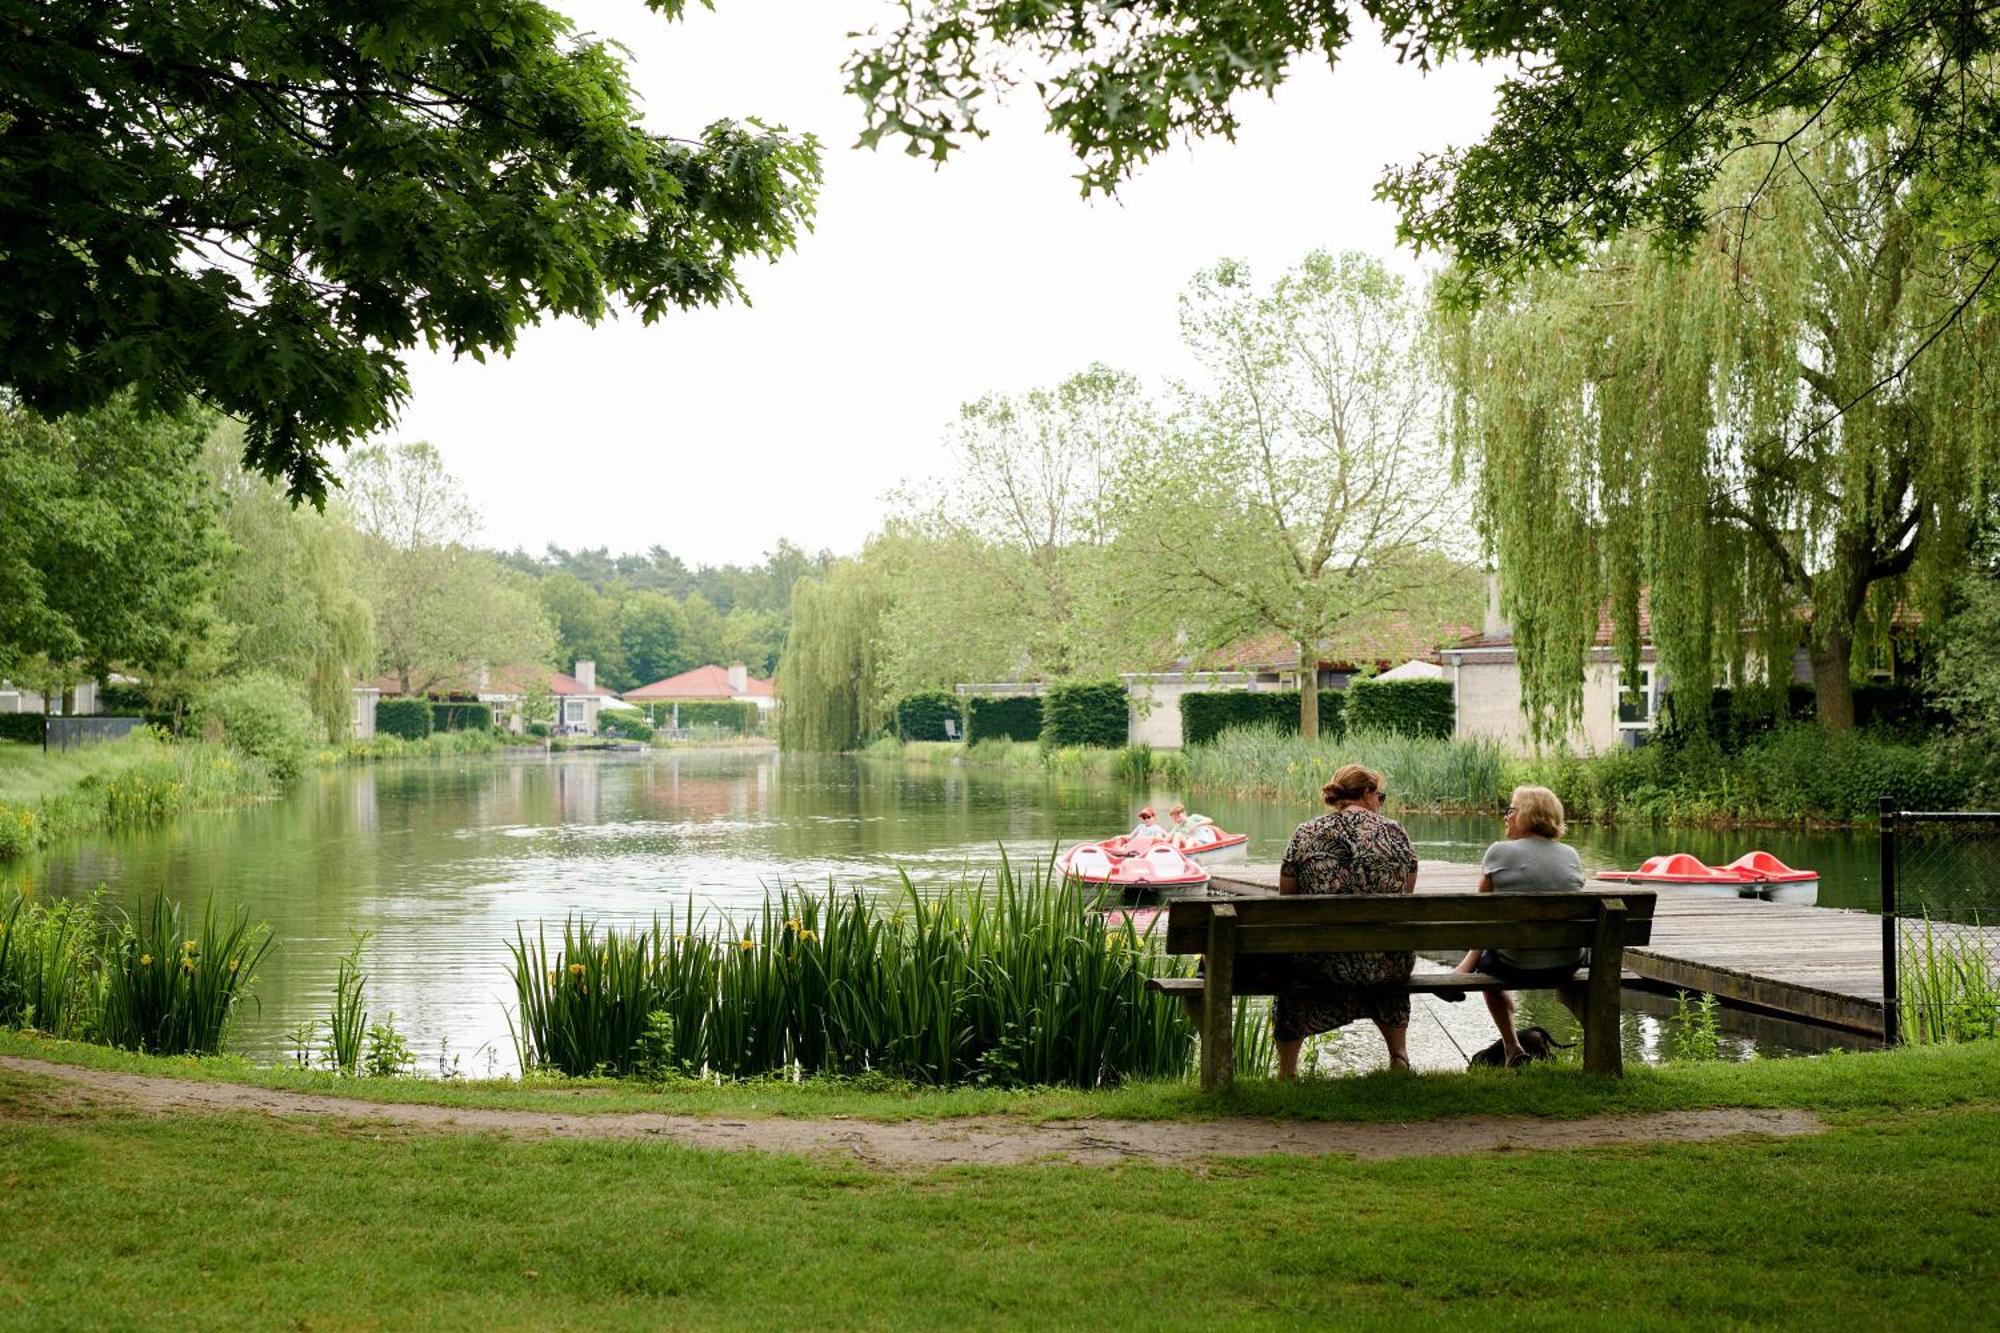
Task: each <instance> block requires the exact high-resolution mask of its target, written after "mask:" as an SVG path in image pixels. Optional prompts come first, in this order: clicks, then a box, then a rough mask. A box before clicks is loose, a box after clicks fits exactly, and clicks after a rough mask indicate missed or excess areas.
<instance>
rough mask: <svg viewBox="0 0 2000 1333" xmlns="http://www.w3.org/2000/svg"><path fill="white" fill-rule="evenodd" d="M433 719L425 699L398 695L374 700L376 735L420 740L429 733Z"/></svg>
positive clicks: (428, 702)
mask: <svg viewBox="0 0 2000 1333" xmlns="http://www.w3.org/2000/svg"><path fill="white" fill-rule="evenodd" d="M433 720H434V719H433V718H432V715H431V705H430V701H429V700H427V699H409V698H401V697H398V698H393V699H377V700H376V701H375V731H376V734H377V735H381V736H397V737H400V738H401V739H403V740H406V741H420V740H422V739H423V738H424V737H426V736H428V735H430V734H431V726H432V723H433Z"/></svg>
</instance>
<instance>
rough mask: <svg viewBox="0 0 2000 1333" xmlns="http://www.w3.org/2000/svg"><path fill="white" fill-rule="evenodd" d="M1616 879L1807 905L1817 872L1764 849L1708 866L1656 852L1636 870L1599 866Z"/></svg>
mask: <svg viewBox="0 0 2000 1333" xmlns="http://www.w3.org/2000/svg"><path fill="white" fill-rule="evenodd" d="M1597 878H1599V879H1601V880H1606V881H1609V882H1611V883H1616V884H1657V885H1660V886H1661V887H1663V888H1667V887H1671V888H1675V889H1680V890H1683V891H1685V892H1689V893H1698V894H1709V895H1713V896H1715V897H1721V898H1765V899H1768V900H1770V901H1771V902H1774V903H1797V904H1799V905H1801V906H1805V907H1810V906H1812V905H1813V904H1814V903H1816V902H1818V901H1819V872H1818V871H1817V870H1794V869H1793V868H1792V867H1790V866H1788V865H1786V864H1785V863H1784V862H1783V861H1780V860H1779V859H1778V858H1777V857H1775V856H1773V855H1771V854H1770V853H1769V852H1765V851H1755V852H1745V853H1744V854H1743V855H1741V856H1739V857H1737V858H1736V859H1735V860H1734V861H1731V862H1730V863H1729V864H1728V865H1726V866H1711V865H1708V864H1706V863H1704V862H1703V861H1702V860H1701V858H1700V857H1697V856H1690V855H1689V854H1688V853H1686V852H1675V853H1674V854H1673V855H1671V856H1655V857H1653V858H1652V859H1651V860H1649V861H1647V862H1646V863H1645V864H1644V865H1642V866H1640V867H1639V868H1638V869H1637V870H1600V871H1598V872H1597Z"/></svg>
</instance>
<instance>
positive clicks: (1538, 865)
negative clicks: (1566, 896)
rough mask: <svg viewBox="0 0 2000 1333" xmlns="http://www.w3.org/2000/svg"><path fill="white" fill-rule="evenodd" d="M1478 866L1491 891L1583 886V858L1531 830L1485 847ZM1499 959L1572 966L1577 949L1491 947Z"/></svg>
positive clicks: (1547, 890)
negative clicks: (1517, 836)
mask: <svg viewBox="0 0 2000 1333" xmlns="http://www.w3.org/2000/svg"><path fill="white" fill-rule="evenodd" d="M1479 869H1480V870H1481V871H1482V872H1483V873H1484V874H1485V875H1486V877H1487V878H1488V879H1490V880H1492V881H1493V892H1495V893H1555V892H1565V893H1574V892H1576V891H1578V890H1580V889H1582V888H1583V860H1582V858H1580V857H1579V856H1577V854H1576V848H1574V847H1572V846H1570V845H1569V844H1568V843H1566V842H1557V841H1555V840H1554V839H1553V838H1544V837H1542V836H1541V835H1540V834H1538V833H1531V834H1529V835H1528V836H1527V837H1525V838H1510V839H1508V840H1507V841H1506V842H1496V843H1494V844H1493V845H1492V846H1491V847H1488V848H1487V849H1486V856H1485V858H1484V859H1483V860H1481V861H1480V863H1479ZM1493 952H1494V953H1496V954H1498V955H1500V961H1501V962H1503V963H1506V964H1508V965H1510V966H1513V967H1521V968H1544V967H1551V968H1553V967H1575V966H1576V965H1577V964H1578V963H1579V962H1581V961H1583V950H1581V949H1495V950H1494V951H1493Z"/></svg>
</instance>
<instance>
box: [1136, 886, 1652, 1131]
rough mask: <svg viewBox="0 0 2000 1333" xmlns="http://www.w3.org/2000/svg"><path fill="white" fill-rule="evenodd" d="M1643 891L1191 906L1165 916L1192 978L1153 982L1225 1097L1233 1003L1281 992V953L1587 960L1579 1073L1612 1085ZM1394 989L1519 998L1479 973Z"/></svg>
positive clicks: (1206, 1076)
mask: <svg viewBox="0 0 2000 1333" xmlns="http://www.w3.org/2000/svg"><path fill="white" fill-rule="evenodd" d="M1653 902H1654V895H1653V892H1652V890H1650V889H1631V888H1618V889H1586V890H1583V891H1582V892H1578V893H1426V894H1421V895H1416V894H1411V895H1407V896H1405V895H1397V896H1394V897H1386V896H1385V897H1365V898H1364V897H1354V898H1346V897H1332V896H1322V895H1304V894H1300V895H1294V896H1291V897H1276V896H1272V897H1268V898H1262V897H1260V898H1227V899H1225V898H1189V899H1183V900H1181V901H1178V902H1173V903H1169V904H1168V905H1167V937H1166V950H1167V952H1168V953H1176V954H1190V953H1198V954H1200V955H1201V956H1202V975H1200V976H1198V977H1155V978H1154V979H1153V980H1152V981H1151V982H1150V983H1149V985H1150V986H1151V987H1152V989H1154V990H1158V991H1164V992H1166V993H1167V994H1169V995H1177V996H1179V997H1180V998H1181V1000H1182V1001H1183V1002H1184V1003H1186V1004H1187V1006H1188V1009H1189V1011H1190V1012H1191V1013H1192V1014H1193V1015H1194V1019H1195V1022H1196V1024H1197V1025H1198V1026H1199V1028H1200V1030H1201V1086H1202V1090H1203V1091H1205V1092H1217V1091H1221V1090H1222V1089H1224V1088H1227V1087H1228V1086H1229V1079H1230V1072H1231V1064H1232V1060H1233V1058H1234V1052H1233V1051H1232V1049H1231V1046H1232V1037H1233V1034H1234V1027H1233V1024H1234V1020H1235V1001H1236V997H1237V996H1239V995H1276V994H1278V993H1279V992H1280V991H1281V990H1285V989H1288V988H1289V987H1288V981H1289V977H1288V973H1289V972H1290V971H1291V968H1290V966H1289V961H1288V959H1287V958H1286V957H1285V955H1288V954H1300V953H1363V952H1368V953H1373V952H1395V951H1401V950H1432V951H1435V950H1445V949H1450V950H1463V949H1474V948H1480V949H1492V948H1499V949H1589V950H1590V963H1589V966H1588V968H1587V970H1585V969H1580V970H1579V971H1578V972H1577V973H1576V980H1577V981H1578V982H1579V983H1580V984H1581V985H1582V987H1583V992H1584V1003H1583V1067H1584V1068H1585V1069H1589V1070H1592V1071H1595V1072H1598V1073H1605V1074H1617V1073H1621V1072H1622V1071H1623V1068H1624V1062H1623V1060H1622V1058H1621V1055H1620V1051H1619V1042H1618V1010H1619V1001H1618V987H1619V982H1620V980H1621V978H1622V976H1623V974H1624V953H1625V950H1626V949H1627V948H1630V947H1633V946H1636V945H1642V944H1645V943H1647V942H1648V941H1650V940H1651V939H1652V937H1653ZM1396 989H1397V990H1399V991H1401V990H1407V991H1411V992H1436V991H1439V990H1445V989H1454V990H1467V991H1475V990H1509V989H1519V987H1518V985H1517V984H1516V983H1512V982H1507V981H1502V980H1501V979H1500V978H1498V977H1490V976H1486V975H1485V974H1483V973H1472V974H1470V975H1465V976H1448V975H1443V974H1433V975H1427V976H1416V977H1412V978H1411V979H1410V980H1409V982H1408V983H1407V984H1406V985H1399V986H1397V987H1396Z"/></svg>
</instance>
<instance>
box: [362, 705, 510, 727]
mask: <svg viewBox="0 0 2000 1333" xmlns="http://www.w3.org/2000/svg"><path fill="white" fill-rule="evenodd" d="M375 718H376V725H377V726H378V727H379V726H380V725H381V718H382V714H381V711H380V707H379V705H378V707H377V711H376V714H375ZM431 730H432V731H491V730H493V709H492V707H491V706H490V705H487V704H476V703H474V704H461V703H452V704H432V705H431Z"/></svg>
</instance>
